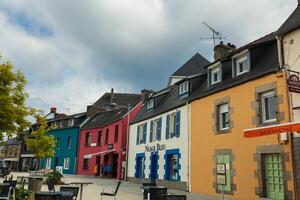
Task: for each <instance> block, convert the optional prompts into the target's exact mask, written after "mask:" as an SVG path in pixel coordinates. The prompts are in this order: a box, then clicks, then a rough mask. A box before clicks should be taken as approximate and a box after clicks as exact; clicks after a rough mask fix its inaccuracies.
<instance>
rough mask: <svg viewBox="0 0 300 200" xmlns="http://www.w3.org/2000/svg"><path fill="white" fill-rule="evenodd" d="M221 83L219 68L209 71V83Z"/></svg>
mask: <svg viewBox="0 0 300 200" xmlns="http://www.w3.org/2000/svg"><path fill="white" fill-rule="evenodd" d="M220 81H221V71H220V66H217V67H214V68H212V69H210V82H211V84H212V85H213V84H216V83H219V82H220Z"/></svg>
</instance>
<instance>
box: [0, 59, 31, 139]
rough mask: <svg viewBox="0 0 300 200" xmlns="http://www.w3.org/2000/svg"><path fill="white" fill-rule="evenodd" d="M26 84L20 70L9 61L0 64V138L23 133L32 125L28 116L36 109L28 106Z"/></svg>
mask: <svg viewBox="0 0 300 200" xmlns="http://www.w3.org/2000/svg"><path fill="white" fill-rule="evenodd" d="M25 85H26V79H25V76H24V74H23V73H22V72H21V71H20V70H17V71H16V72H14V71H13V66H12V64H11V63H9V62H6V63H2V64H0V140H2V139H3V136H4V135H7V136H9V137H11V136H12V135H13V134H16V133H19V134H21V133H23V132H24V130H25V129H27V128H28V127H29V126H30V121H29V120H28V117H29V116H30V115H32V114H33V113H34V112H35V111H36V110H34V109H31V108H29V107H27V106H26V99H27V98H28V93H26V91H25V89H24V87H25Z"/></svg>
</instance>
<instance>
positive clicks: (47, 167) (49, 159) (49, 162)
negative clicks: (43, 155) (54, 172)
mask: <svg viewBox="0 0 300 200" xmlns="http://www.w3.org/2000/svg"><path fill="white" fill-rule="evenodd" d="M46 169H51V158H47V160H46Z"/></svg>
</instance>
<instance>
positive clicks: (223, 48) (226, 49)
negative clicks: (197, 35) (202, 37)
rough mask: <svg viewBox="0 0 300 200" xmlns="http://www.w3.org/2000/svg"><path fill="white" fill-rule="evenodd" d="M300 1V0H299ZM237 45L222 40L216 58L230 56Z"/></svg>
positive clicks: (217, 47)
mask: <svg viewBox="0 0 300 200" xmlns="http://www.w3.org/2000/svg"><path fill="white" fill-rule="evenodd" d="M299 1H300V0H299ZM235 48H236V47H235V45H234V44H230V43H227V45H226V44H224V43H223V41H221V42H220V44H218V45H217V46H215V48H214V51H215V55H214V58H215V60H219V59H221V58H225V57H226V56H228V55H229V54H230V52H232V50H234V49H235Z"/></svg>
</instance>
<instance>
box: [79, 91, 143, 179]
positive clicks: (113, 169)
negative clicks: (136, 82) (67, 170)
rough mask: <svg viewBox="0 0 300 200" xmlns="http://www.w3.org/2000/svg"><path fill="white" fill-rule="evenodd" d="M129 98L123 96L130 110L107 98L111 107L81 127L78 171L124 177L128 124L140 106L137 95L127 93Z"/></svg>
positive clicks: (103, 175) (139, 98) (118, 177)
mask: <svg viewBox="0 0 300 200" xmlns="http://www.w3.org/2000/svg"><path fill="white" fill-rule="evenodd" d="M119 95H120V94H119ZM123 95H124V97H125V99H126V97H127V98H128V96H126V94H123ZM114 96H116V94H114ZM119 97H120V96H119ZM131 97H132V98H134V100H132V99H131V101H130V99H127V100H128V101H130V103H131V105H132V106H130V107H131V109H130V111H128V108H126V107H125V106H117V103H114V102H113V99H111V100H110V101H112V102H111V103H110V105H114V106H113V107H112V108H108V110H107V111H102V112H100V113H98V114H96V115H94V116H93V117H92V118H90V120H89V121H88V122H86V123H85V125H84V126H83V127H82V128H81V131H80V136H79V150H78V165H77V173H78V174H80V175H91V176H94V175H96V176H100V177H109V178H117V179H123V178H124V172H125V160H126V145H127V132H128V124H129V121H131V120H133V119H134V118H135V116H136V114H137V112H138V111H139V109H140V108H141V106H142V103H141V97H142V96H141V95H138V96H137V95H134V96H133V95H132V94H131ZM98 101H99V100H98ZM128 104H129V103H128ZM128 119H129V120H128ZM95 166H97V167H95ZM97 168H98V169H97Z"/></svg>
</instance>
